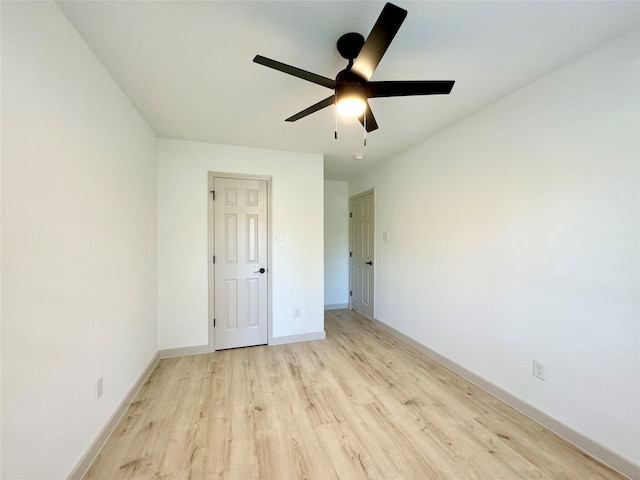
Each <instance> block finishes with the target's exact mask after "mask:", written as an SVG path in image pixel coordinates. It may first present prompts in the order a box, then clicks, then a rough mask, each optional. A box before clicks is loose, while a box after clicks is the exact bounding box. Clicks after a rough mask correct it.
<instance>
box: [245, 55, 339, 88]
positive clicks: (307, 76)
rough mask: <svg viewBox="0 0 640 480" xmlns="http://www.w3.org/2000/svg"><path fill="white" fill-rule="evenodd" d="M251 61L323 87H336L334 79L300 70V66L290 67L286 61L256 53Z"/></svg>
mask: <svg viewBox="0 0 640 480" xmlns="http://www.w3.org/2000/svg"><path fill="white" fill-rule="evenodd" d="M253 61H254V62H255V63H259V64H260V65H264V66H265V67H269V68H273V69H274V70H278V71H280V72H284V73H288V74H289V75H293V76H294V77H298V78H302V79H303V80H307V81H309V82H312V83H315V84H317V85H322V86H323V87H327V88H331V89H334V88H336V81H335V80H332V79H331V78H327V77H323V76H322V75H316V74H315V73H311V72H307V71H306V70H302V69H301V68H296V67H292V66H291V65H287V64H286V63H282V62H278V61H276V60H271V59H270V58H267V57H263V56H262V55H256V56H255V57H254V58H253Z"/></svg>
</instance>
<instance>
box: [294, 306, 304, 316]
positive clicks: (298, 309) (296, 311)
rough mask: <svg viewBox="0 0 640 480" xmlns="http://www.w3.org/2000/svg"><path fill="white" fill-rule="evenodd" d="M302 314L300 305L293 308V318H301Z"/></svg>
mask: <svg viewBox="0 0 640 480" xmlns="http://www.w3.org/2000/svg"><path fill="white" fill-rule="evenodd" d="M301 316H302V309H301V308H300V307H295V308H294V309H293V318H300V317H301Z"/></svg>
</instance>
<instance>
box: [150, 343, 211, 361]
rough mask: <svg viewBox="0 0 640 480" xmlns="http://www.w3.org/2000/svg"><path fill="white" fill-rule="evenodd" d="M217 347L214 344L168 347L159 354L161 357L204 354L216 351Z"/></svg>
mask: <svg viewBox="0 0 640 480" xmlns="http://www.w3.org/2000/svg"><path fill="white" fill-rule="evenodd" d="M215 351H216V349H215V348H214V346H213V345H196V346H195V347H180V348H167V349H165V350H160V351H159V352H158V355H159V356H160V359H165V358H175V357H186V356H189V355H202V354H205V353H212V352H215Z"/></svg>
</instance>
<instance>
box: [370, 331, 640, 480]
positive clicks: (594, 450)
mask: <svg viewBox="0 0 640 480" xmlns="http://www.w3.org/2000/svg"><path fill="white" fill-rule="evenodd" d="M373 323H374V325H376V326H377V327H378V328H380V329H381V330H384V331H386V332H388V333H390V334H391V335H393V336H394V337H396V338H397V339H398V340H401V341H402V342H404V343H406V344H407V345H409V346H410V347H413V348H415V349H416V350H418V351H419V352H421V353H423V354H424V355H426V356H427V357H429V358H431V359H432V360H435V361H436V362H438V363H439V364H441V365H443V366H444V367H446V368H448V369H449V370H451V371H452V372H454V373H456V374H458V375H460V376H461V377H462V378H464V379H465V380H468V381H469V382H471V383H473V384H474V385H476V386H478V387H480V388H481V389H482V390H484V391H485V392H487V393H489V394H490V395H492V396H494V397H495V398H497V399H498V400H500V401H502V402H504V403H506V404H507V405H509V406H510V407H512V408H514V409H516V410H517V411H519V412H520V413H522V414H523V415H525V416H527V417H529V418H530V419H532V420H533V421H535V422H536V423H539V424H540V425H542V426H543V427H545V428H547V429H549V430H551V431H552V432H553V433H555V434H556V435H558V436H559V437H562V438H563V439H565V440H566V441H568V442H569V443H572V444H573V445H575V446H576V447H578V448H579V449H580V450H582V451H583V452H584V453H586V454H587V455H589V456H591V457H593V458H595V459H596V460H598V461H599V462H602V463H604V464H605V465H608V466H609V467H611V468H613V469H614V470H616V471H618V472H619V473H621V474H622V475H625V476H626V477H629V478H631V479H634V480H636V479H637V480H640V465H636V464H635V463H633V462H631V461H629V460H627V459H626V458H623V457H621V456H620V455H618V454H617V453H615V452H613V451H611V450H609V449H608V448H606V447H604V446H602V445H600V444H599V443H597V442H594V441H593V440H591V439H590V438H588V437H585V436H584V435H582V434H581V433H579V432H577V431H575V430H573V429H572V428H570V427H568V426H566V425H564V424H563V423H561V422H559V421H558V420H556V419H555V418H553V417H550V416H549V415H547V414H546V413H544V412H542V411H540V410H538V409H536V408H535V407H533V406H531V405H529V404H528V403H527V402H525V401H523V400H521V399H519V398H518V397H516V396H514V395H512V394H511V393H509V392H507V391H505V390H503V389H502V388H500V387H499V386H497V385H495V384H493V383H491V382H490V381H488V380H485V379H484V378H482V377H480V376H478V375H476V374H475V373H473V372H471V371H469V370H467V369H466V368H464V367H462V366H460V365H458V364H457V363H455V362H454V361H452V360H449V359H448V358H447V357H444V356H443V355H440V354H439V353H437V352H435V351H433V350H431V349H430V348H429V347H427V346H426V345H423V344H422V343H420V342H418V341H417V340H414V339H413V338H411V337H409V336H408V335H405V334H404V333H402V332H400V331H398V330H396V329H395V328H393V327H391V326H389V325H387V324H386V323H383V322H381V321H380V320H374V321H373Z"/></svg>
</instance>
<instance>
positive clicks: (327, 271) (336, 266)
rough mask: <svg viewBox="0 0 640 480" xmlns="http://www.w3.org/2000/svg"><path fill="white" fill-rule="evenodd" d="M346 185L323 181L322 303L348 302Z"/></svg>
mask: <svg viewBox="0 0 640 480" xmlns="http://www.w3.org/2000/svg"><path fill="white" fill-rule="evenodd" d="M348 190H349V184H348V183H347V182H340V181H335V180H325V182H324V304H325V307H331V306H336V305H345V304H348V303H349V193H348Z"/></svg>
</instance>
